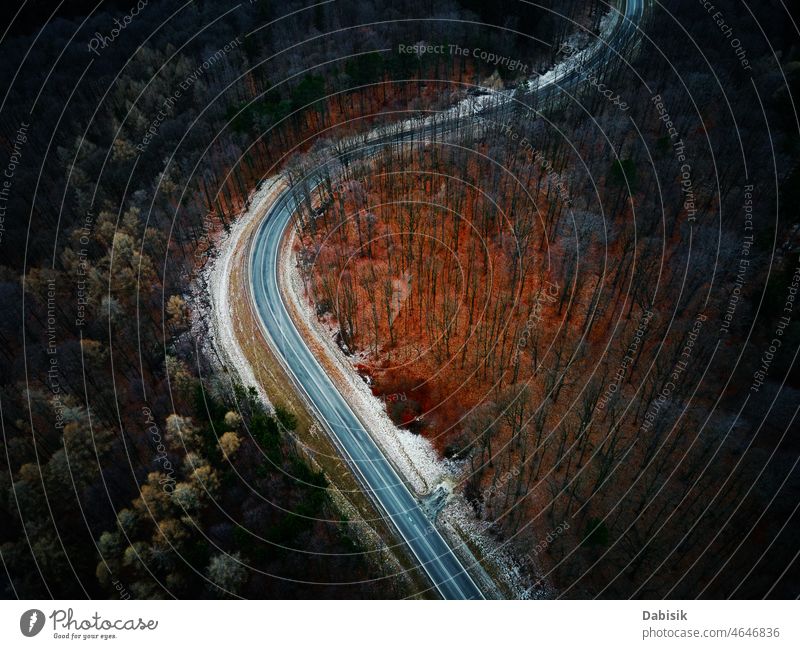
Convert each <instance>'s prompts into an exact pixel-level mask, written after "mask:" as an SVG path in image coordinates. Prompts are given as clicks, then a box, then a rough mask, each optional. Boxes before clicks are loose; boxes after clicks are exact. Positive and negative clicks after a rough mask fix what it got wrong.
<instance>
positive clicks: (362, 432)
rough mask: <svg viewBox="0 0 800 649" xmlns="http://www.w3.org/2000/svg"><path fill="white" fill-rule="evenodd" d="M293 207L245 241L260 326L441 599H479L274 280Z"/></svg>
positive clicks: (565, 78)
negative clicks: (323, 364)
mask: <svg viewBox="0 0 800 649" xmlns="http://www.w3.org/2000/svg"><path fill="white" fill-rule="evenodd" d="M645 2H646V0H629V1H627V2H625V19H619V20H617V24H616V25H615V31H614V33H613V34H612V36H611V39H610V43H609V45H610V46H611V47H613V48H614V49H618V46H621V45H622V44H623V43H624V40H625V39H627V38H629V37H630V36H631V35H632V34H634V33H635V32H636V26H637V25H638V23H639V21H640V20H641V17H642V15H643V13H644V4H645ZM591 48H592V51H591V52H589V53H588V55H587V57H586V59H585V61H584V69H586V63H588V62H591V64H592V65H602V64H603V62H604V61H605V60H607V59H611V58H612V57H613V56H615V55H614V54H613V52H611V51H610V50H611V48H608V47H602V43H598V44H597V45H593V46H591ZM576 81H578V75H577V74H576V73H574V72H572V71H569V70H567V71H565V73H564V74H562V75H554V78H552V79H551V80H550V81H548V82H547V83H546V84H544V83H543V84H542V85H540V86H539V92H543V91H544V92H557V91H558V87H559V86H560V87H563V86H564V85H565V84H567V85H568V84H570V83H575V82H576ZM295 206H296V203H295V197H294V194H293V192H291V191H290V190H289V189H286V190H284V191H283V192H282V193H281V194H280V195H279V196H278V198H277V199H276V200H275V202H274V203H273V204H272V205H271V206H270V207H269V209H268V210H267V211H266V214H265V215H264V218H263V220H262V222H261V223H260V225H259V227H258V229H257V231H256V234H255V236H254V238H253V241H252V244H251V249H250V261H249V272H250V292H251V300H252V303H253V304H254V305H255V307H256V311H257V313H258V315H259V319H260V326H261V328H262V331H263V332H264V335H265V337H266V339H267V341H268V343H269V345H270V347H271V348H272V349H273V351H274V352H275V354H276V356H277V358H278V359H279V361H280V362H281V363H282V365H283V366H284V368H285V369H286V371H287V372H288V374H289V376H290V378H291V379H292V381H293V382H294V383H295V385H296V387H297V389H298V391H299V392H300V393H301V394H302V395H303V396H304V398H305V400H306V402H307V403H308V404H309V405H310V406H311V408H312V409H313V411H314V412H315V414H316V416H317V417H318V418H319V420H320V422H322V424H323V425H324V426H325V428H326V429H327V432H328V433H329V434H330V435H331V436H332V437H333V439H334V441H335V442H336V443H337V444H338V446H339V448H340V449H341V450H342V452H343V453H344V455H345V456H346V459H347V460H348V462H349V463H350V465H351V466H352V468H353V470H354V471H355V473H356V476H357V478H358V479H359V480H360V482H361V484H362V486H363V487H364V489H365V491H366V493H367V494H368V495H369V496H370V497H371V498H372V499H373V501H375V502H376V503H377V504H378V506H379V508H380V509H382V510H383V511H384V512H385V513H386V515H387V516H388V517H389V519H390V520H391V521H392V523H393V524H394V527H395V528H396V529H397V531H398V532H399V534H400V536H401V537H402V539H403V541H404V542H405V543H406V544H407V545H408V547H409V549H410V550H411V552H412V554H413V555H414V556H415V557H416V559H417V561H418V562H419V563H420V565H421V567H422V568H423V570H424V571H425V573H426V574H427V575H428V577H429V578H430V580H431V582H432V583H433V585H434V587H435V588H436V590H437V591H438V593H439V594H440V595H441V596H442V597H443V598H445V599H483V593H482V592H481V590H480V589H479V588H478V586H477V585H476V584H475V582H474V581H473V579H472V577H471V576H470V575H469V573H468V572H467V571H466V569H465V568H464V566H463V565H462V563H461V561H460V560H459V559H458V557H457V556H456V555H455V553H454V552H453V550H452V548H451V547H450V546H449V545H448V543H447V541H445V540H444V538H443V537H442V535H441V534H440V533H439V531H438V530H437V529H436V526H435V525H433V524H432V522H431V521H430V520H429V518H428V517H427V516H426V514H425V513H424V511H423V510H422V508H421V506H420V503H419V501H418V500H417V499H416V498H415V497H414V496H413V495H412V494H411V492H410V491H409V490H408V488H407V487H406V485H405V483H404V482H403V481H402V480H401V479H400V477H399V476H398V475H397V472H396V471H395V469H394V467H393V466H392V465H391V463H390V462H389V461H388V460H387V459H386V457H385V456H384V455H383V453H382V452H381V450H380V449H379V447H378V446H377V444H376V443H375V441H374V440H373V439H372V437H371V436H370V435H369V433H367V431H366V429H365V427H364V425H363V424H362V422H361V421H360V420H359V418H358V417H357V416H356V415H355V413H354V412H353V411H352V410H351V409H350V406H349V405H348V404H347V401H346V400H345V398H344V397H343V396H342V395H341V394H340V393H339V392H338V390H337V389H336V387H335V386H334V384H333V382H332V381H331V380H330V378H328V376H327V375H326V374H325V371H324V370H323V369H322V367H321V365H320V364H319V363H318V362H317V360H316V358H314V356H313V354H312V353H311V351H310V350H309V348H308V346H307V345H306V343H305V341H304V340H303V338H302V337H301V335H300V333H299V332H298V330H297V328H296V327H295V325H294V323H293V322H292V319H291V317H290V316H289V313H288V310H287V308H286V305H285V304H284V302H283V298H282V296H281V292H280V289H279V287H278V263H279V258H278V257H279V251H280V249H281V241H282V240H283V236H284V233H285V232H286V230H287V228H288V227H289V225H290V223H291V216H292V213H293V212H294V210H295Z"/></svg>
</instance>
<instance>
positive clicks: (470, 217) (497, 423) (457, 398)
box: [295, 3, 800, 597]
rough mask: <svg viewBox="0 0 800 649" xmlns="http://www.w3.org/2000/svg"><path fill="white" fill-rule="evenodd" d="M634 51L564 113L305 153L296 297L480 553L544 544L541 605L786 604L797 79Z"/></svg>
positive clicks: (762, 65)
mask: <svg viewBox="0 0 800 649" xmlns="http://www.w3.org/2000/svg"><path fill="white" fill-rule="evenodd" d="M685 5H688V3H682V4H681V6H680V11H681V13H680V16H681V25H683V26H684V27H686V26H690V27H687V29H690V28H691V27H695V32H696V33H694V34H692V33H689V34H688V35H687V36H686V38H692V37H694V38H695V42H700V41H702V40H703V39H702V36H701V35H702V33H703V30H704V29H706V27H704V26H703V21H702V8H701V9H700V10H698V9H697V8H694V7H689V6H685ZM720 10H723V7H722V3H720ZM675 11H676V12H677V11H678V9H677V8H676V9H675ZM727 15H733V9H731V10H730V12H729V13H728V14H727ZM762 18H763V17H762ZM771 22H772V23H773V24H775V23H776V22H777V21H776V20H772V21H771ZM755 29H756V28H755V25H754V24H752V25H751V24H750V23H749V22H747V21H745V20H744V18H742V19H741V25H740V26H739V30H740V31H741V32H744V33H753V32H754V31H755ZM647 37H648V38H647V39H646V40H645V41H644V42H643V43H641V44H640V45H639V46H638V47H639V49H638V51H636V52H627V53H626V52H621V53H620V62H619V65H617V66H613V65H609V66H607V67H606V68H605V69H604V70H603V72H602V74H600V75H598V76H596V77H593V78H591V79H589V78H587V79H586V83H584V85H583V87H579V89H578V94H577V96H574V97H570V98H569V99H565V98H564V97H563V96H560V95H551V96H548V97H546V99H545V100H544V101H542V100H541V97H540V96H539V95H537V94H536V93H535V92H531V89H530V87H529V86H527V85H525V84H517V85H515V86H514V87H515V92H514V95H513V98H512V100H508V98H506V97H502V96H500V97H498V98H497V99H496V100H495V101H494V102H493V104H490V107H488V108H484V109H482V111H481V113H480V116H479V117H478V118H476V117H475V116H474V115H472V114H470V113H469V112H465V113H464V114H459V115H457V116H451V115H446V116H443V117H441V119H440V120H439V125H438V126H437V127H435V128H434V129H433V131H432V133H431V134H430V136H429V137H424V138H419V139H416V140H414V141H412V142H410V143H408V144H407V145H405V146H392V147H388V146H387V147H384V148H382V149H381V150H380V151H379V152H378V153H377V154H376V155H370V156H369V157H368V159H364V160H363V161H362V162H361V164H349V165H347V166H346V167H345V168H340V167H339V166H336V165H332V164H331V163H330V162H328V161H327V159H326V155H325V154H324V152H319V153H318V154H315V152H310V153H309V154H308V155H307V156H306V157H305V158H304V159H303V161H302V165H300V168H299V169H298V170H297V171H295V177H296V178H298V179H302V178H312V179H316V178H317V176H318V174H319V173H321V174H322V176H323V179H322V181H321V182H320V183H319V184H318V185H317V189H316V191H315V192H311V193H312V195H314V197H315V200H314V201H313V202H312V203H309V202H306V203H304V204H303V205H304V209H303V210H301V212H300V213H299V214H298V218H297V228H298V231H299V240H298V244H297V254H298V257H299V259H300V261H301V265H302V270H303V275H304V278H305V286H306V290H307V294H308V297H309V298H310V299H311V300H312V301H313V303H314V304H315V305H316V309H317V314H318V315H319V317H320V318H321V319H322V320H323V321H324V322H331V323H333V324H334V326H336V327H337V328H338V334H337V335H338V339H339V341H340V344H341V346H342V348H343V349H345V350H346V351H347V352H348V353H354V354H355V356H354V360H353V362H354V365H355V367H356V368H357V369H358V370H359V371H360V372H361V373H362V374H363V375H364V376H368V377H369V380H370V383H371V385H372V386H373V391H374V392H375V394H376V395H378V396H381V397H383V398H384V399H386V397H387V396H388V397H389V399H388V401H387V410H388V411H389V414H390V415H391V416H392V418H393V419H394V420H395V422H396V423H397V424H398V425H401V426H404V427H407V428H409V429H411V430H413V431H415V432H417V433H419V434H422V435H424V436H426V437H427V438H429V439H430V440H431V441H432V442H433V443H434V445H435V446H436V447H437V448H438V449H439V452H440V453H441V455H442V456H445V457H449V458H454V459H456V460H460V461H462V462H463V463H464V470H463V478H462V484H461V487H462V488H463V490H464V493H465V495H466V496H467V498H468V499H469V500H470V501H471V502H472V503H473V506H474V508H475V511H476V514H477V515H479V516H481V517H483V518H484V519H485V520H487V521H488V522H490V523H491V524H492V529H493V531H494V533H495V534H496V535H497V537H498V538H500V539H502V540H503V541H505V542H507V543H509V544H510V545H511V546H512V547H514V548H515V549H516V551H517V553H518V555H519V556H523V557H524V556H526V555H527V554H528V552H529V550H530V548H532V547H536V546H537V542H538V539H542V538H545V537H547V536H550V535H551V532H552V530H556V529H558V530H562V529H564V527H565V525H566V528H567V529H569V530H570V531H569V532H568V533H563V532H559V534H557V535H556V537H557V538H556V539H555V540H553V541H552V543H549V544H547V546H548V547H547V548H546V549H547V551H546V552H544V553H540V554H538V556H537V559H538V562H537V563H544V564H545V568H546V571H547V574H548V576H549V577H551V578H552V579H553V580H554V582H555V584H556V585H557V587H558V588H559V590H560V591H561V592H562V593H564V595H566V596H586V595H593V594H602V595H605V596H616V597H624V596H629V595H630V594H632V593H633V594H636V595H638V596H650V597H663V596H680V597H693V596H695V595H696V594H697V593H698V592H702V593H703V594H705V595H706V596H712V595H714V596H721V595H727V594H731V593H736V594H738V595H740V596H742V595H745V594H747V595H750V596H754V595H757V596H763V595H765V594H771V595H773V596H774V595H784V596H793V595H794V594H795V591H794V590H793V588H794V586H793V585H792V584H793V581H792V579H793V578H792V575H793V574H796V568H792V569H790V570H789V571H787V572H786V573H785V574H784V575H783V576H782V577H781V578H779V579H777V581H776V578H777V577H778V576H779V575H780V570H778V569H777V567H780V569H781V570H782V569H783V567H785V566H787V565H791V563H792V561H793V557H794V554H795V552H796V549H797V546H796V542H792V541H791V539H792V533H793V532H791V530H792V529H796V523H797V519H796V507H795V504H796V502H797V493H798V492H797V489H798V487H800V483H798V476H797V473H796V471H795V466H796V459H797V451H798V448H797V445H796V439H795V437H796V435H794V434H792V431H793V430H794V431H796V425H795V414H796V407H797V402H798V396H800V393H799V392H798V388H800V374H798V369H797V366H796V364H795V360H796V358H795V357H796V352H797V350H798V349H800V321H798V319H797V313H796V312H795V306H794V295H795V293H796V291H797V288H798V285H799V282H800V257H798V252H799V251H800V236H798V230H799V228H798V217H797V213H796V204H795V203H794V202H793V200H792V197H793V196H794V194H795V192H796V191H797V189H798V187H800V185H798V180H800V177H798V172H797V160H798V158H797V155H798V149H797V142H798V141H797V133H796V130H797V124H796V121H795V119H794V118H793V117H792V112H791V110H787V107H789V106H790V102H791V101H792V99H793V97H794V93H796V91H797V82H798V79H797V78H796V77H793V76H791V74H790V76H789V78H788V79H787V78H785V77H784V75H783V74H782V71H781V69H780V68H777V69H776V68H775V64H774V60H771V59H773V54H772V52H770V51H769V49H768V44H767V43H764V44H763V47H762V49H761V50H759V49H757V48H756V46H754V45H751V47H750V48H749V50H748V56H749V57H750V58H749V59H748V60H746V61H743V60H742V57H741V56H729V55H728V54H729V53H728V52H727V51H726V50H725V49H722V51H719V52H715V53H707V52H703V51H702V50H701V51H698V50H697V49H695V48H687V47H686V42H685V41H684V40H683V38H676V35H675V29H674V24H671V23H670V21H668V20H664V21H658V20H655V19H653V20H651V21H650V22H649V23H648V29H647ZM776 37H777V38H778V40H780V35H776ZM772 45H773V47H776V49H780V50H781V52H782V54H783V59H782V60H781V63H782V64H783V66H784V69H785V70H790V71H791V70H794V68H795V66H796V62H794V58H795V56H796V55H797V54H798V50H797V47H796V46H794V47H791V46H784V45H781V46H780V47H777V46H776V45H775V43H773V44H772ZM725 46H726V44H725V43H724V41H723V45H721V46H720V47H721V48H725ZM562 49H567V48H562ZM734 53H735V52H734ZM701 56H706V57H708V58H712V56H713V60H714V61H715V65H714V67H713V69H705V68H704V66H702V65H701V60H700V57H701ZM745 64H746V65H745ZM745 67H749V68H751V69H754V70H757V71H758V72H759V74H758V76H757V78H756V77H755V75H754V77H753V81H752V84H753V85H751V81H750V77H749V74H748V72H747V71H746V70H745ZM685 70H691V74H684V75H681V74H678V73H677V71H685ZM587 77H588V75H587ZM787 81H788V88H787V85H786V84H787ZM600 84H603V86H602V87H601V86H600ZM754 86H755V88H756V89H757V92H754ZM603 88H609V89H611V88H613V92H611V93H604V92H601V90H603ZM622 98H624V101H622ZM720 106H725V107H726V108H727V110H724V111H723V110H720V109H719V107H720ZM770 136H771V138H772V140H773V142H774V143H775V144H776V146H775V147H774V148H770V146H769V137H770ZM353 155H356V153H354V154H353ZM318 169H321V170H322V171H321V172H318V171H315V170H318ZM342 176H343V177H344V180H339V181H338V182H337V181H336V180H335V179H336V178H339V177H342ZM332 179H333V180H332ZM776 181H777V183H778V194H777V195H776V191H775V184H776ZM308 185H309V183H308V181H305V182H300V181H298V183H297V188H298V189H297V191H299V192H300V193H301V195H306V194H308V193H309V192H310V189H309V187H308ZM778 348H779V349H780V353H777V352H776V350H777V349H778ZM392 395H402V398H401V399H394V398H392ZM756 539H770V540H771V541H772V540H774V543H770V545H769V548H768V550H767V551H766V552H765V553H764V554H763V555H762V552H763V548H761V547H760V545H759V544H758V543H757V542H756ZM754 562H755V563H756V564H757V565H758V569H754V568H753V565H754ZM537 563H534V562H529V563H526V564H525V565H526V567H527V568H528V569H529V570H531V572H532V573H534V574H532V577H534V578H536V575H535V571H536V570H537V569H538V568H539V566H538V565H537ZM743 576H744V577H743Z"/></svg>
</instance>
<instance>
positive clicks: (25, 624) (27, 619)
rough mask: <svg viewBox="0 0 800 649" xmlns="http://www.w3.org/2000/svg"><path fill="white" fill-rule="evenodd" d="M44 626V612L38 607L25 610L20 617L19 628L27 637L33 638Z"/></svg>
mask: <svg viewBox="0 0 800 649" xmlns="http://www.w3.org/2000/svg"><path fill="white" fill-rule="evenodd" d="M43 627H44V613H42V612H41V611H40V610H39V609H38V608H32V609H31V610H30V611H25V612H24V613H23V614H22V617H21V618H19V630H20V631H22V635H24V636H25V637H27V638H32V637H33V636H35V635H36V634H37V633H39V631H41V630H42V628H43Z"/></svg>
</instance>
